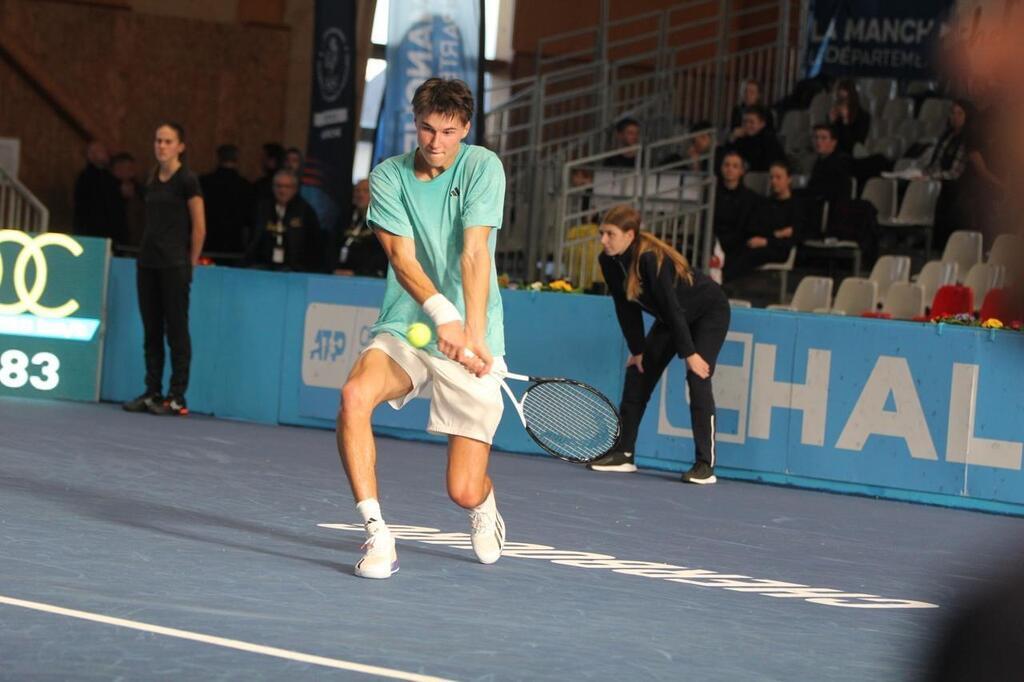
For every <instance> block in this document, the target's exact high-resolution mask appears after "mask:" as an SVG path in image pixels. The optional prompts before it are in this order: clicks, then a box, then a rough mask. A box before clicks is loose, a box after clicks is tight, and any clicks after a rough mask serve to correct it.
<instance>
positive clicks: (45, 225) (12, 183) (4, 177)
mask: <svg viewBox="0 0 1024 682" xmlns="http://www.w3.org/2000/svg"><path fill="white" fill-rule="evenodd" d="M3 227H13V228H16V229H19V230H25V231H26V232H46V231H47V230H49V229H50V211H49V209H47V208H46V206H45V205H44V204H43V202H41V201H39V199H37V198H36V196H35V195H34V194H32V192H30V191H29V189H28V188H27V187H25V185H23V184H21V182H19V181H18V179H17V178H14V177H11V176H10V175H8V174H7V173H6V172H5V171H4V169H3V168H0V228H3Z"/></svg>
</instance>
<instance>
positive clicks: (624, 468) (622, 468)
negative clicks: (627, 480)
mask: <svg viewBox="0 0 1024 682" xmlns="http://www.w3.org/2000/svg"><path fill="white" fill-rule="evenodd" d="M590 470H591V471H615V472H618V473H623V474H631V473H633V472H634V471H636V465H635V464H591V465H590Z"/></svg>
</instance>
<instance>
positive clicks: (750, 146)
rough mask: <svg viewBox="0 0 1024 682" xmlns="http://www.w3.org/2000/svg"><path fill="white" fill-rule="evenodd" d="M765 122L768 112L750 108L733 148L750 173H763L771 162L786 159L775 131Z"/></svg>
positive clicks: (762, 108)
mask: <svg viewBox="0 0 1024 682" xmlns="http://www.w3.org/2000/svg"><path fill="white" fill-rule="evenodd" d="M767 121H768V112H767V111H766V110H765V108H764V107H762V106H754V107H751V108H750V110H749V111H747V112H746V113H745V114H743V128H742V134H741V135H740V136H739V137H738V138H736V141H735V147H736V151H738V152H739V153H740V156H742V157H743V158H744V159H745V160H746V162H747V169H748V170H750V171H755V172H758V173H763V172H764V171H767V170H768V167H769V166H771V164H772V162H773V161H780V160H784V159H785V158H786V153H785V152H784V151H783V149H782V145H781V144H779V139H778V138H777V137H776V136H775V131H773V130H771V129H770V128H768V125H767Z"/></svg>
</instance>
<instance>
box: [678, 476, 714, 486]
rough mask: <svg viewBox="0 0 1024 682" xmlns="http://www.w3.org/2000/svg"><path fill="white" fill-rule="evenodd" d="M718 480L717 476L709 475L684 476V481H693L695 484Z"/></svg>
mask: <svg viewBox="0 0 1024 682" xmlns="http://www.w3.org/2000/svg"><path fill="white" fill-rule="evenodd" d="M716 481H718V477H717V476H708V477H707V478H684V479H683V483H693V484H695V485H711V484H712V483H715V482H716Z"/></svg>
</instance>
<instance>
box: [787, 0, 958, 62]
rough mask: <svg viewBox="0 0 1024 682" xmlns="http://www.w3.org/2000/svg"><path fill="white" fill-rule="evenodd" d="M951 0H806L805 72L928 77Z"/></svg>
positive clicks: (951, 4)
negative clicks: (807, 33)
mask: <svg viewBox="0 0 1024 682" xmlns="http://www.w3.org/2000/svg"><path fill="white" fill-rule="evenodd" d="M952 7H953V0H811V6H810V12H809V14H808V21H809V26H808V28H807V30H808V31H809V39H808V41H807V58H806V63H807V64H808V73H807V75H808V76H809V77H813V76H817V75H818V74H819V73H825V74H828V75H831V76H859V77H885V78H899V79H904V80H908V79H930V78H934V77H935V51H936V47H937V46H938V39H939V37H940V36H941V35H942V30H943V24H944V22H946V21H947V19H948V17H949V14H950V10H951V9H952Z"/></svg>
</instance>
